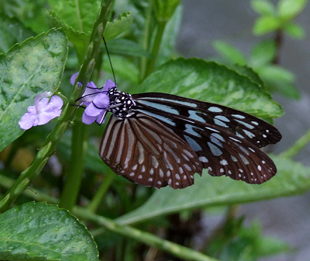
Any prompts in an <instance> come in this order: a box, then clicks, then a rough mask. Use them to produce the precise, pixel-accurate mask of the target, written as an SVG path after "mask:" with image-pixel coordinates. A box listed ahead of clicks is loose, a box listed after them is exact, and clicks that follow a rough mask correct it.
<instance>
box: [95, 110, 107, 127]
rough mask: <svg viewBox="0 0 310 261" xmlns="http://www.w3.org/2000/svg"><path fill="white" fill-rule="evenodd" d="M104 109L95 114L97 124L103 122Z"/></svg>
mask: <svg viewBox="0 0 310 261" xmlns="http://www.w3.org/2000/svg"><path fill="white" fill-rule="evenodd" d="M106 113H107V112H106V111H105V110H102V112H101V113H100V114H99V115H98V116H97V119H96V122H97V123H98V124H103V123H104V122H105V115H106Z"/></svg>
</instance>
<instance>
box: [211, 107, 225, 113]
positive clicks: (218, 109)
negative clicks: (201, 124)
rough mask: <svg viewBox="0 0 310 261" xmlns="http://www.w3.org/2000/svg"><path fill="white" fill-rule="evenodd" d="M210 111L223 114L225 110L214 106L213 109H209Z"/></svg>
mask: <svg viewBox="0 0 310 261" xmlns="http://www.w3.org/2000/svg"><path fill="white" fill-rule="evenodd" d="M208 111H211V112H222V111H223V110H222V109H221V108H219V107H215V106H212V107H209V108H208Z"/></svg>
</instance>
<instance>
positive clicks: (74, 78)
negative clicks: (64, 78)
mask: <svg viewBox="0 0 310 261" xmlns="http://www.w3.org/2000/svg"><path fill="white" fill-rule="evenodd" d="M78 75H79V73H78V72H77V73H75V74H73V75H72V76H71V78H70V83H71V84H72V85H74V83H75V80H76V78H77V77H78ZM78 84H79V85H82V83H80V82H79V83H78Z"/></svg>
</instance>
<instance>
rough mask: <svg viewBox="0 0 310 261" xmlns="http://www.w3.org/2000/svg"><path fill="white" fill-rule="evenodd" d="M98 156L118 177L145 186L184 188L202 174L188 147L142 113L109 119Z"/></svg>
mask: <svg viewBox="0 0 310 261" xmlns="http://www.w3.org/2000/svg"><path fill="white" fill-rule="evenodd" d="M99 153H100V157H101V158H102V159H103V161H104V162H106V164H107V165H108V166H110V167H111V169H112V170H113V171H114V172H115V173H117V174H118V175H122V176H124V177H126V178H127V179H128V180H130V181H133V182H136V183H138V184H141V185H145V186H152V187H156V188H160V187H164V186H167V185H169V186H171V187H173V188H184V187H187V186H190V185H192V184H193V182H194V174H195V173H199V174H201V172H202V164H201V162H200V160H199V159H198V157H197V154H196V153H195V152H194V151H193V150H192V148H191V147H190V145H189V144H188V143H187V142H185V141H184V140H183V139H182V138H181V137H179V136H178V135H177V134H176V133H174V132H173V131H171V130H170V129H169V128H167V127H166V126H165V125H164V124H162V123H161V122H159V121H158V120H156V119H153V118H151V117H149V116H147V115H144V114H142V113H137V114H135V115H132V116H131V117H128V118H125V119H119V118H117V117H115V116H113V115H112V116H111V118H110V121H109V123H108V125H107V127H106V130H105V133H104V136H103V138H102V142H101V146H100V152H99Z"/></svg>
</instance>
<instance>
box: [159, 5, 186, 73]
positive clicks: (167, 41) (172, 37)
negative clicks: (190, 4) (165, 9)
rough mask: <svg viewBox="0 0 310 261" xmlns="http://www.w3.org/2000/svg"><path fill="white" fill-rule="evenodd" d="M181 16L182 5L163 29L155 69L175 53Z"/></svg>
mask: <svg viewBox="0 0 310 261" xmlns="http://www.w3.org/2000/svg"><path fill="white" fill-rule="evenodd" d="M182 15H183V7H182V5H179V6H178V7H177V9H176V10H175V12H174V14H173V16H172V17H171V18H170V20H169V22H168V23H167V25H166V27H165V31H164V34H163V38H162V40H161V44H160V49H159V53H158V58H157V62H156V67H158V66H159V65H162V64H163V63H165V62H167V61H168V60H170V59H171V57H172V56H173V54H174V53H175V46H176V42H177V38H178V35H179V32H180V26H181V21H182Z"/></svg>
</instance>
